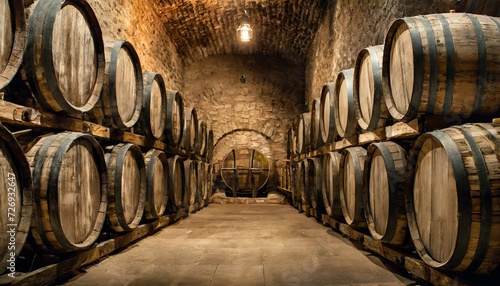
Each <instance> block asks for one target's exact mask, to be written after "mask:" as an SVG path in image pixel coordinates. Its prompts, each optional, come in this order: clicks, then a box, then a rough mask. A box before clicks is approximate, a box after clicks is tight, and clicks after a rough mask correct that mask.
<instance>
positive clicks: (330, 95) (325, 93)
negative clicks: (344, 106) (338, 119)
mask: <svg viewBox="0 0 500 286" xmlns="http://www.w3.org/2000/svg"><path fill="white" fill-rule="evenodd" d="M334 99H335V83H333V82H330V83H327V84H325V85H324V86H323V89H322V90H321V98H320V107H319V108H320V112H319V113H320V115H319V116H320V121H319V129H320V132H321V139H322V140H323V142H324V143H325V144H330V143H332V142H334V141H335V139H336V138H337V130H336V129H335V115H334V112H335V111H334V106H333V102H334Z"/></svg>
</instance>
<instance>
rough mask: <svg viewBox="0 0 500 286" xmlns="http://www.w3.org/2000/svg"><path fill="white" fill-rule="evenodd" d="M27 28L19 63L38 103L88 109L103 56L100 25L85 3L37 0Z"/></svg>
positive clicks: (55, 108)
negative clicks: (23, 52) (20, 62)
mask: <svg viewBox="0 0 500 286" xmlns="http://www.w3.org/2000/svg"><path fill="white" fill-rule="evenodd" d="M17 2H20V1H17ZM19 5H22V4H19ZM28 27H29V29H28V44H27V48H26V52H25V55H24V61H23V66H24V68H25V70H26V76H27V79H28V82H29V84H30V86H31V90H32V91H33V95H34V96H35V98H36V100H37V101H38V103H39V104H40V105H41V106H43V107H44V108H47V109H50V110H53V111H56V112H59V111H62V112H66V113H70V114H79V113H82V112H87V111H89V110H91V109H92V108H93V107H94V105H95V104H96V103H97V101H98V100H99V96H100V93H101V90H102V87H103V81H104V72H105V71H104V67H105V61H104V44H103V40H102V33H101V28H100V27H99V22H98V21H97V18H96V16H95V14H94V11H93V10H92V8H91V7H90V5H89V4H88V3H87V2H86V1H85V0H75V1H73V0H72V1H69V0H65V1H40V2H38V4H37V5H36V6H35V8H34V10H33V12H32V14H31V16H30V20H29V25H28Z"/></svg>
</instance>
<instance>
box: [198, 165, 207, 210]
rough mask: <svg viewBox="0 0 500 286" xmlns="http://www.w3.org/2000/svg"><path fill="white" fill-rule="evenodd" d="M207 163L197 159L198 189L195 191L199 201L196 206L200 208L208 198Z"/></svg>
mask: <svg viewBox="0 0 500 286" xmlns="http://www.w3.org/2000/svg"><path fill="white" fill-rule="evenodd" d="M208 168H209V164H207V163H205V162H203V161H199V162H198V189H197V192H196V195H197V197H198V198H197V201H198V203H199V206H198V208H199V209H201V208H203V207H205V203H207V200H208V188H209V186H208V172H209V170H208Z"/></svg>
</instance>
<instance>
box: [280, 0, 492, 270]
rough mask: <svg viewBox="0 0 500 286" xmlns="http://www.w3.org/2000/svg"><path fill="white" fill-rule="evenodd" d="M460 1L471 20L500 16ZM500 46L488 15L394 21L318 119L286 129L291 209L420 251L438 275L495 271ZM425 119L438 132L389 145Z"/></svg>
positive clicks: (315, 105) (302, 119)
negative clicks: (397, 132) (395, 131)
mask: <svg viewBox="0 0 500 286" xmlns="http://www.w3.org/2000/svg"><path fill="white" fill-rule="evenodd" d="M461 2H462V3H460V4H457V5H460V7H461V8H462V9H467V10H471V9H472V10H474V8H473V6H474V7H475V4H474V3H476V2H480V5H481V7H483V6H484V7H486V6H488V5H489V6H495V5H496V6H498V4H497V3H498V1H461ZM476 4H477V3H476ZM485 5H486V6H485ZM496 6H495V7H496ZM465 7H467V8H465ZM484 7H483V8H484ZM478 9H479V7H478ZM495 11H496V10H495ZM499 43H500V19H499V18H494V17H490V16H484V15H474V14H463V13H446V14H432V15H425V16H417V17H407V18H402V19H397V20H396V21H394V22H393V24H392V25H391V27H390V29H389V30H388V33H387V35H386V39H385V43H384V44H383V45H377V46H372V47H367V48H365V49H363V50H361V51H360V52H359V54H358V57H357V59H356V63H355V66H354V67H353V68H352V69H345V70H342V71H340V72H338V75H337V76H336V77H335V78H333V79H332V81H331V82H330V83H327V84H325V85H324V86H323V88H322V90H321V94H320V97H319V98H318V99H313V100H312V104H311V105H310V106H311V112H310V113H303V114H300V115H298V117H297V120H296V123H295V124H294V126H293V127H292V128H290V130H289V131H288V138H287V147H288V148H289V150H288V152H287V154H288V155H289V159H290V162H291V163H290V167H289V168H290V170H291V172H290V176H292V178H291V179H290V181H291V182H294V183H292V184H291V186H290V189H291V191H292V193H293V194H294V195H293V201H294V202H295V204H294V206H295V207H297V208H299V210H301V211H306V212H308V214H310V215H317V216H318V217H320V216H319V215H325V216H330V217H331V218H333V219H334V220H335V221H337V222H340V223H346V224H348V225H349V226H350V227H351V228H354V229H357V230H359V231H361V232H366V233H370V234H371V236H373V238H374V239H376V240H380V241H381V242H382V243H384V244H389V245H392V246H396V247H400V249H402V251H405V249H408V248H414V249H415V250H416V251H417V253H418V254H419V255H420V257H421V259H422V260H423V261H424V262H425V263H426V264H428V265H429V266H431V267H434V268H439V269H443V270H452V271H457V272H466V273H474V274H490V273H492V272H494V271H495V269H497V268H498V266H499V264H500V217H499V214H500V205H499V194H500V181H499V180H500V125H498V124H494V123H491V122H492V120H493V119H494V118H495V117H500V65H498V64H497V60H496V59H498V58H500V47H499ZM318 101H319V102H318ZM318 109H319V110H318ZM318 114H319V115H318ZM425 118H430V119H432V121H434V122H439V123H437V124H436V127H433V126H431V122H432V121H430V120H429V121H425V122H426V124H427V125H426V128H428V129H431V130H433V131H430V132H427V133H425V131H426V130H423V131H420V134H417V135H414V137H413V138H408V137H405V136H402V137H401V140H398V137H397V136H394V137H391V139H390V140H386V138H385V137H384V136H385V132H386V130H388V129H387V128H390V127H393V126H404V125H405V124H407V125H408V126H409V125H410V124H412V122H417V123H418V122H420V121H423V120H426V119H425ZM318 121H319V122H318ZM488 122H489V123H488ZM457 123H458V125H457ZM308 124H309V126H307V125H308ZM442 126H445V127H442ZM391 130H392V129H391ZM370 134H371V135H370ZM380 134H382V135H380ZM372 135H373V136H372ZM375 135H377V136H375ZM363 136H364V137H363ZM370 136H371V137H370ZM361 138H378V139H371V140H367V141H366V140H365V141H363V140H361ZM402 139H404V140H402ZM294 142H295V144H293V143H294ZM322 146H324V147H322ZM318 166H321V168H319V169H318ZM319 182H322V183H319ZM318 194H322V196H319V195H318ZM319 198H321V202H322V205H318V203H319V202H320V200H318V199H319ZM309 209H313V211H310V210H309ZM308 210H309V211H308ZM318 213H319V215H318Z"/></svg>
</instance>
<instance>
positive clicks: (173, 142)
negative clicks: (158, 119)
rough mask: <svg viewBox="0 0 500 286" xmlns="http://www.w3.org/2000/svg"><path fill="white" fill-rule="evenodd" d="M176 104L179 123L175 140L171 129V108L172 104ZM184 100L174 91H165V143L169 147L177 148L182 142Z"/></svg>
mask: <svg viewBox="0 0 500 286" xmlns="http://www.w3.org/2000/svg"><path fill="white" fill-rule="evenodd" d="M174 101H175V102H177V107H178V112H179V113H180V116H179V117H180V120H179V121H180V122H179V136H178V138H177V139H175V138H174V135H173V133H172V128H173V120H174V118H173V110H172V108H171V106H172V105H173V103H174ZM184 117H185V114H184V100H183V99H182V96H181V94H180V93H179V92H178V91H176V90H168V91H167V119H166V122H165V137H166V138H165V141H166V142H167V144H168V145H169V146H170V147H178V146H180V145H181V144H182V140H183V137H184V120H185V118H184Z"/></svg>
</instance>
